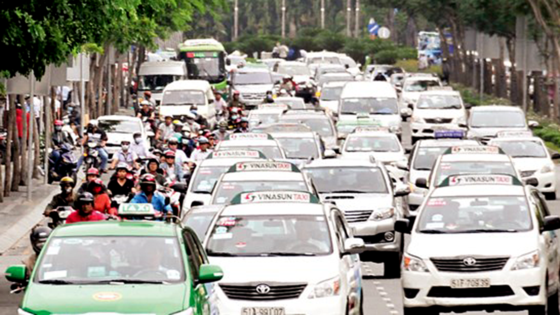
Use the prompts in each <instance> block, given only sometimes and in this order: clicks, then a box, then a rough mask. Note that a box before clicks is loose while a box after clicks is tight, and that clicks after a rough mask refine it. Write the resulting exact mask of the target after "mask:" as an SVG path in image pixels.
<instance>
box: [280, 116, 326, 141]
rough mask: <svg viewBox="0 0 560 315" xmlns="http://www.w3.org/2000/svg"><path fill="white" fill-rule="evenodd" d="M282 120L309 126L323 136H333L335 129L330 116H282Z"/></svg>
mask: <svg viewBox="0 0 560 315" xmlns="http://www.w3.org/2000/svg"><path fill="white" fill-rule="evenodd" d="M281 122H285V123H298V122H299V123H301V124H303V125H305V126H307V127H309V128H311V130H312V131H313V132H316V133H318V134H319V135H320V136H321V137H333V136H334V130H333V126H332V125H331V122H330V120H329V118H327V117H320V118H282V119H281Z"/></svg>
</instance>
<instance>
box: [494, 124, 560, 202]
mask: <svg viewBox="0 0 560 315" xmlns="http://www.w3.org/2000/svg"><path fill="white" fill-rule="evenodd" d="M489 145H495V146H498V147H500V148H502V150H504V152H505V153H507V154H508V155H510V156H511V158H512V159H513V163H514V164H515V167H516V168H517V169H518V170H519V173H520V174H521V177H522V178H523V179H527V178H536V179H537V181H538V185H537V186H536V187H537V189H538V190H539V191H540V192H542V193H543V194H544V195H545V197H546V198H547V199H549V200H554V199H556V166H555V165H554V162H553V161H552V160H553V159H555V160H557V159H560V154H558V153H556V152H555V153H554V154H552V155H551V154H550V153H549V152H548V149H547V147H546V145H545V144H544V142H543V141H542V139H541V138H538V137H533V136H532V134H531V132H528V136H524V137H519V136H514V137H508V136H507V134H506V136H505V137H500V133H498V138H496V139H492V140H491V141H490V143H489Z"/></svg>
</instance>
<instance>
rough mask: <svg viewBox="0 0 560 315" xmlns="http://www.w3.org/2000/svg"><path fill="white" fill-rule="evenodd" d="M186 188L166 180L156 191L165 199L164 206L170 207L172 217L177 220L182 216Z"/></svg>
mask: <svg viewBox="0 0 560 315" xmlns="http://www.w3.org/2000/svg"><path fill="white" fill-rule="evenodd" d="M186 186H187V185H186V184H184V183H180V182H175V181H170V180H168V181H166V182H165V184H164V185H163V186H160V187H159V188H158V191H159V192H160V193H161V194H163V196H164V197H165V202H166V204H168V205H170V206H171V209H172V210H173V215H174V216H177V217H179V218H180V217H181V214H182V213H181V210H182V202H183V199H184V198H185V193H186V191H187V187H186Z"/></svg>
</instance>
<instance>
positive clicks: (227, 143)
mask: <svg viewBox="0 0 560 315" xmlns="http://www.w3.org/2000/svg"><path fill="white" fill-rule="evenodd" d="M246 146H251V147H277V146H278V143H277V142H276V141H274V140H253V139H251V140H224V141H221V142H220V143H219V144H218V148H219V149H221V148H222V147H229V148H232V147H246Z"/></svg>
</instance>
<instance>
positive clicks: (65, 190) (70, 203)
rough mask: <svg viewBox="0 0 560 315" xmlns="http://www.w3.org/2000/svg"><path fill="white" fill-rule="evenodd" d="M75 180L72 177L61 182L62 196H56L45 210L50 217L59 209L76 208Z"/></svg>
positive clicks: (45, 213)
mask: <svg viewBox="0 0 560 315" xmlns="http://www.w3.org/2000/svg"><path fill="white" fill-rule="evenodd" d="M74 185H75V183H74V180H73V179H72V178H70V177H64V178H62V179H61V180H60V190H61V192H60V194H58V195H55V196H54V197H53V199H52V200H51V202H50V203H49V204H48V205H47V207H46V208H45V212H44V213H43V214H44V215H45V216H49V214H50V213H51V211H52V210H54V209H56V208H58V207H72V208H73V207H74V200H75V199H74V193H73V192H74Z"/></svg>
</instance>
